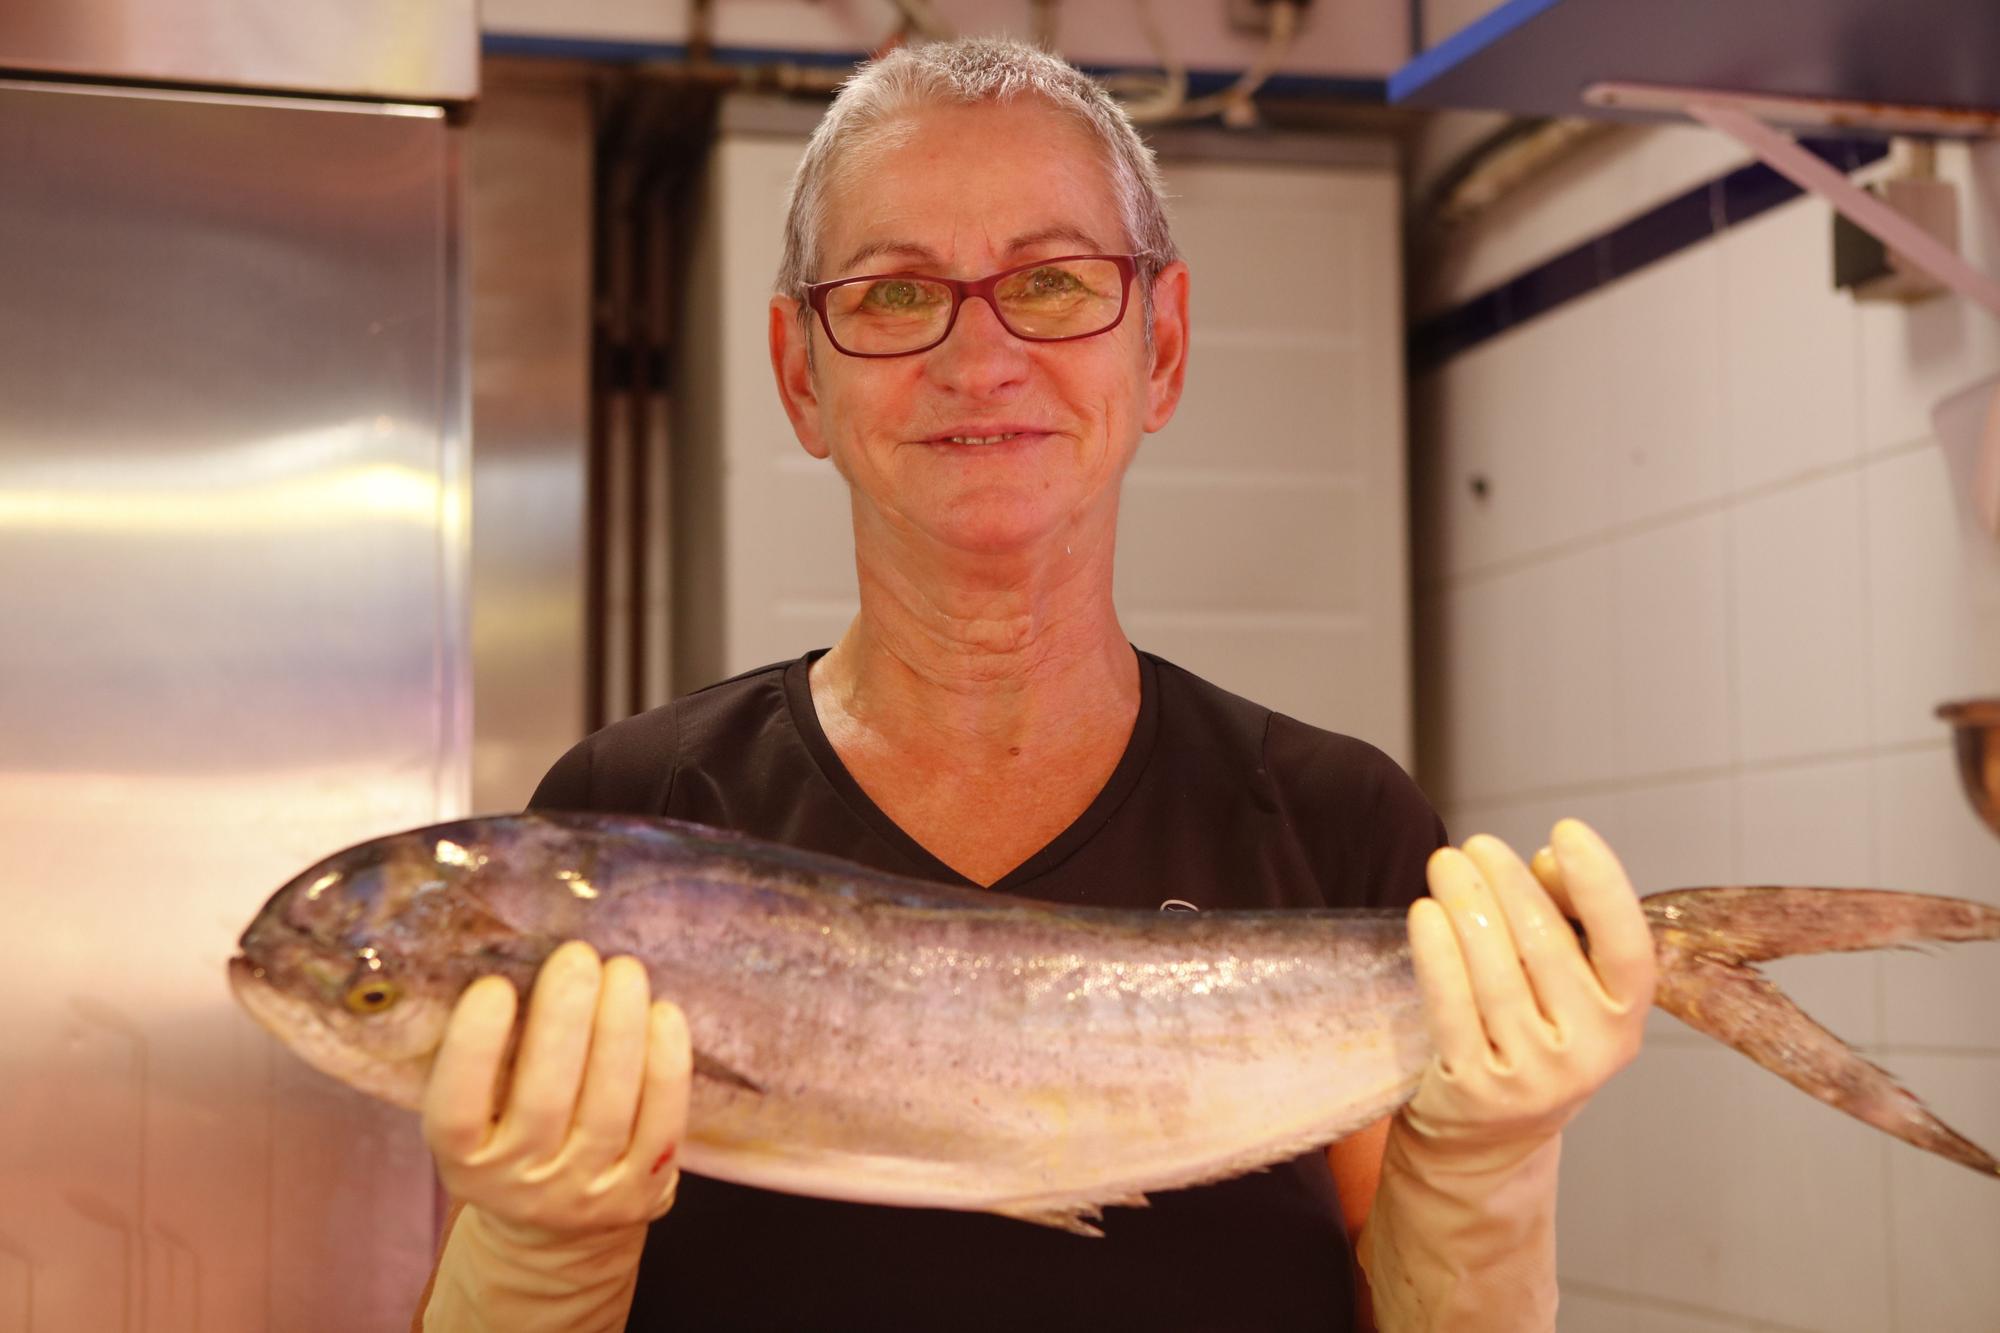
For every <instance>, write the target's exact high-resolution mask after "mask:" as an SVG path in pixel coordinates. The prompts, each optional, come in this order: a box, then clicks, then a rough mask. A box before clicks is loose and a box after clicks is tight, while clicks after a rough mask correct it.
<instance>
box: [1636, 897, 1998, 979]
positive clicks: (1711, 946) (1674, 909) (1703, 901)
mask: <svg viewBox="0 0 2000 1333" xmlns="http://www.w3.org/2000/svg"><path fill="white" fill-rule="evenodd" d="M1641 906H1643V907H1644V908H1645V911H1646V916H1647V918H1648V919H1649V920H1650V921H1651V922H1652V923H1653V931H1654V934H1655V935H1656V936H1660V937H1662V938H1663V939H1666V940H1669V941H1671V940H1672V939H1673V937H1675V936H1679V937H1680V941H1681V943H1682V945H1683V947H1685V948H1689V949H1697V950H1699V951H1701V952H1703V953H1710V954H1715V955H1717V956H1719V957H1722V958H1727V959H1729V960H1730V961H1731V962H1737V963H1762V962H1767V961H1769V960H1770V959H1773V958H1796V957H1798V956H1799V955H1800V954H1808V953H1840V952H1845V951H1850V950H1856V949H1886V948H1891V947H1897V946H1900V947H1905V948H1908V947H1913V946H1914V947H1919V948H1921V947H1922V942H1925V941H1933V940H1936V941H1946V942H1951V941H1957V942H1963V941H1967V940H1993V939H2000V908H1993V907H1988V906H1987V905H1986V904H1984V903H1975V902H1968V901H1967V900H1965V899H1963V898H1940V897H1936V896H1933V895H1931V894H1924V893H1894V892H1891V891H1889V890H1887V889H1811V888H1716V889H1674V890H1672V891H1671V892H1668V893H1653V894H1648V895H1647V896H1646V898H1645V900H1644V902H1643V903H1642V904H1641Z"/></svg>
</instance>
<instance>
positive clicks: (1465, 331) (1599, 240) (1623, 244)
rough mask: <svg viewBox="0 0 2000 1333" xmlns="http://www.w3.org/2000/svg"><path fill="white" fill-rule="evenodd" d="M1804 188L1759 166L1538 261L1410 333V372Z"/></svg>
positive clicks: (1878, 147) (1864, 155)
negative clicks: (1541, 261) (1549, 257)
mask: <svg viewBox="0 0 2000 1333" xmlns="http://www.w3.org/2000/svg"><path fill="white" fill-rule="evenodd" d="M1799 143H1800V144H1801V146H1803V147H1805V148H1807V149H1809V150H1811V151H1812V152H1813V153H1815V154H1817V155H1818V156H1819V157H1820V158H1821V159H1822V160H1824V161H1826V162H1829V163H1831V164H1832V165H1834V166H1837V167H1839V168H1841V169H1842V170H1844V171H1849V172H1852V171H1856V170H1859V169H1860V168H1862V167H1865V166H1867V165H1868V164H1869V163H1870V162H1875V161H1879V160H1880V159H1881V158H1883V157H1885V156H1887V154H1888V152H1889V146H1888V144H1887V143H1885V142H1882V141H1880V140H1873V139H1852V140H1850V139H1801V140H1799ZM1800 193H1802V191H1801V190H1800V189H1799V187H1798V186H1796V185H1794V184H1792V183H1791V182H1790V181H1788V180H1786V179H1785V178H1784V177H1783V176H1780V175H1779V174H1778V173H1777V172H1775V171H1773V170H1772V169H1771V168H1769V167H1767V166H1765V165H1764V164H1763V163H1762V162H1756V163H1752V164H1751V165H1749V166H1747V167H1742V168H1740V169H1738V170H1736V171H1732V172H1730V173H1729V174H1728V175H1725V176H1718V177H1716V178H1715V179H1714V180H1712V181H1709V182H1708V183H1707V184H1705V185H1698V186H1696V187H1695V188H1694V189H1692V190H1689V191H1688V192H1687V193H1686V194H1682V195H1677V196H1675V197H1674V198H1672V199H1669V200H1667V201H1666V202H1665V203H1663V204H1661V205H1660V206H1659V207H1657V208H1654V209H1652V210H1650V211H1648V212H1646V213H1643V214H1641V215H1640V216H1638V217H1636V218H1633V219H1632V220H1631V221H1630V222H1627V223H1625V224H1624V225H1623V226H1619V227H1614V228H1612V229H1611V230H1610V231H1607V232H1605V233H1604V234H1603V235H1601V236H1597V237H1594V238H1592V239H1590V240H1588V241H1585V242H1583V244H1581V245H1578V246H1575V247H1573V248H1571V249H1569V250H1565V251H1564V252H1563V253H1561V254H1559V255H1557V256H1555V257H1554V258H1552V259H1550V260H1548V261H1547V262H1546V263H1543V264H1539V265H1537V266H1536V267H1534V268H1531V269H1529V270H1528V271H1527V272H1525V273H1522V274H1519V275H1518V276H1516V277H1514V278H1512V279H1510V280H1508V281H1507V282H1503V283H1501V284H1500V285H1499V286H1498V287H1495V288H1492V289H1491V290H1489V291H1484V292H1481V293H1480V294H1479V295H1477V296H1475V297H1473V298H1472V299H1470V300H1468V301H1466V302H1465V303H1464V304H1462V305H1459V306H1456V307H1454V308H1453V309H1451V310H1447V311H1445V312H1443V313H1442V314H1438V315H1433V316H1431V317H1430V318H1429V319H1426V320H1423V321H1422V322H1420V323H1419V324H1417V325H1416V326H1415V327H1413V328H1412V329H1411V330H1410V334H1409V367H1410V373H1411V374H1412V375H1419V374H1422V373H1423V372H1424V371H1427V370H1434V369H1436V368H1437V367H1438V366H1440V365H1443V364H1444V363H1445V362H1446V361H1449V360H1451V359H1452V358H1453V357H1455V356H1457V355H1459V354H1460V353H1462V352H1465V351H1469V350H1470V349H1472V348H1474V347H1477V346H1478V345H1479V344H1480V343H1483V342H1485V341H1486V340H1487V339H1488V338H1492V337H1495V336H1497V335H1499V334H1502V333H1505V332H1506V331H1507V330H1509V329H1512V328H1516V327H1518V326H1520V325H1522V324H1525V323H1527V322H1528V321H1529V320H1531V319H1533V318H1535V317H1536V316H1537V315H1546V314H1548V313H1549V312H1550V311H1551V310H1554V309H1556V308H1558V307H1559V306H1561V305H1563V304H1564V303H1565V302H1568V301H1574V300H1576V299H1577V298H1578V297H1579V296H1583V295H1585V294H1586V293H1589V292H1591V291H1594V290H1596V289H1597V288H1599V287H1602V286H1603V285H1604V284H1605V283H1607V282H1616V281H1617V280H1618V279H1619V278H1622V277H1624V276H1626V275H1627V274H1630V273H1636V272H1638V271H1639V270H1640V269H1642V268H1645V267H1646V266H1647V265H1648V264H1656V263H1658V262H1659V261H1660V260H1662V259H1665V258H1667V257H1668V256H1670V255H1674V254H1678V253H1680V252H1681V251H1682V250H1685V249H1687V248H1688V247H1689V246H1691V245H1699V244H1700V243H1701V242H1703V241H1705V240H1707V239H1709V238H1710V237H1711V236H1718V235H1720V234H1722V233H1723V232H1724V231H1727V230H1728V229H1729V228H1731V227H1733V226H1735V225H1737V224H1738V223H1740V222H1747V221H1749V220H1750V219H1751V218H1754V217H1756V216H1757V215H1758V214H1759V213H1762V212H1765V211H1766V210H1768V209H1772V208H1776V207H1777V206H1778V205H1779V204H1782V203H1785V202H1786V201H1787V200H1791V199H1796V198H1797V197H1798V196H1799V195H1800Z"/></svg>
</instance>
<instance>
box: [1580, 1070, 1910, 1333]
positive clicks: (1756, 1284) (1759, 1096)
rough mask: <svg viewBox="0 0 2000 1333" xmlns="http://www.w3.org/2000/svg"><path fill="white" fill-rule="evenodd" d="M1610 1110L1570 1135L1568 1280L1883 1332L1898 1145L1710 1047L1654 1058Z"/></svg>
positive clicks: (1810, 1325) (1838, 1331)
mask: <svg viewBox="0 0 2000 1333" xmlns="http://www.w3.org/2000/svg"><path fill="white" fill-rule="evenodd" d="M1614 1088H1615V1089H1616V1090H1617V1095H1616V1097H1615V1098H1614V1097H1612V1089H1614ZM1604 1097H1605V1104H1604V1105H1603V1106H1592V1107H1590V1108H1588V1109H1586V1110H1585V1112H1584V1113H1583V1115H1582V1116H1581V1117H1580V1118H1579V1119H1578V1120H1577V1121H1576V1122H1575V1124H1574V1125H1573V1126H1572V1127H1571V1128H1570V1130H1569V1131H1567V1133H1566V1135H1565V1150H1564V1151H1565V1158H1566V1160H1565V1162H1564V1171H1563V1194H1562V1204H1561V1209H1560V1211H1559V1214H1558V1217H1559V1228H1560V1234H1559V1245H1560V1247H1561V1249H1560V1254H1561V1255H1562V1258H1561V1260H1560V1264H1561V1267H1562V1271H1563V1273H1564V1275H1565V1276H1572V1277H1576V1278H1579V1279H1582V1280H1585V1281H1588V1282H1591V1283H1593V1284H1595V1285H1599V1286H1609V1287H1615V1288H1618V1289H1622V1290H1628V1291H1631V1292H1633V1293H1634V1294H1637V1295H1641V1296H1650V1297H1653V1298H1655V1299H1658V1300H1664V1301H1674V1300H1690V1299H1692V1300H1693V1301H1694V1302H1695V1303H1697V1304H1699V1305H1700V1306H1702V1307H1704V1308H1707V1309H1712V1310H1715V1311H1717V1312H1720V1313H1724V1314H1730V1315H1736V1316H1739V1317H1743V1318H1749V1319H1765V1320H1770V1321H1773V1322H1777V1323H1781V1324H1785V1325H1788V1326H1791V1327H1795V1328H1804V1329H1815V1330H1820V1333H1881V1330H1882V1329H1884V1328H1887V1327H1888V1326H1889V1270H1890V1259H1889V1234H1888V1232H1889V1219H1888V1216H1887V1214H1888V1182H1887V1172H1888V1167H1887V1157H1888V1154H1889V1152H1890V1150H1891V1148H1893V1147H1894V1146H1895V1145H1892V1144H1889V1143H1888V1142H1887V1141H1886V1140H1884V1139H1883V1138H1882V1136H1881V1135H1880V1134H1878V1133H1876V1132H1875V1131H1874V1130H1871V1129H1869V1128H1868V1127H1867V1126H1864V1125H1862V1124H1860V1123H1859V1122H1858V1121H1855V1120H1851V1119H1849V1118H1848V1117H1846V1116H1842V1115H1839V1114H1837V1113H1835V1112H1833V1111H1831V1110H1829V1109H1827V1108H1826V1107H1824V1106H1821V1105H1819V1104H1818V1103H1817V1102H1814V1101H1812V1100H1811V1099H1809V1098H1807V1097H1805V1096H1803V1095H1801V1094H1800V1093H1799V1092H1797V1091H1796V1090H1794V1089H1793V1088H1792V1087H1791V1086H1790V1085H1788V1084H1786V1083H1783V1082H1781V1081H1780V1080H1778V1079H1776V1078H1774V1077H1773V1076H1772V1075H1770V1074H1768V1073H1766V1072H1764V1071H1763V1070H1760V1069H1758V1068H1757V1067H1756V1066H1754V1065H1753V1064H1751V1063H1750V1062H1749V1061H1748V1060H1745V1059H1744V1058H1743V1057H1741V1056H1739V1055H1737V1054H1735V1053H1734V1052H1732V1051H1727V1050H1723V1049H1722V1048H1720V1047H1717V1046H1713V1045H1709V1046H1703V1047H1688V1046H1680V1045H1669V1044H1665V1043H1653V1044H1650V1045H1649V1046H1648V1047H1647V1048H1646V1051H1645V1053H1644V1054H1642V1055H1641V1056H1640V1057H1639V1059H1638V1060H1637V1061H1636V1062H1634V1064H1633V1065H1632V1066H1631V1067H1630V1068H1628V1069H1627V1070H1625V1071H1624V1072H1623V1073H1622V1074H1620V1075H1619V1076H1618V1080H1617V1082H1615V1083H1614V1084H1613V1085H1612V1087H1611V1088H1607V1089H1606V1092H1605V1094H1604ZM1600 1110H1602V1111H1605V1112H1606V1113H1607V1114H1605V1115H1603V1116H1601V1117H1600V1116H1599V1115H1598V1112H1599V1111H1600ZM1601 1122H1615V1124H1613V1123H1601ZM1600 1230H1601V1231H1602V1232H1603V1233H1604V1234H1601V1235H1600V1234H1597V1233H1598V1232H1599V1231H1600ZM1621 1237H1622V1238H1623V1243H1624V1244H1625V1245H1626V1246H1627V1248H1625V1249H1623V1250H1622V1252H1618V1251H1616V1250H1615V1247H1616V1245H1617V1244H1618V1241H1619V1238H1621ZM1693 1293H1698V1295H1692V1296H1691V1294H1693Z"/></svg>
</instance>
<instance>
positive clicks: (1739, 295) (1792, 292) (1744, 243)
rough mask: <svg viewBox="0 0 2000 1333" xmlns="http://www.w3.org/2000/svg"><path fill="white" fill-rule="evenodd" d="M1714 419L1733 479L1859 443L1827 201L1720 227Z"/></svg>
mask: <svg viewBox="0 0 2000 1333" xmlns="http://www.w3.org/2000/svg"><path fill="white" fill-rule="evenodd" d="M1712 245H1713V248H1714V249H1715V251H1716V253H1717V254H1718V256H1719V257H1720V261H1721V270H1722V296H1721V302H1720V305H1721V311H1722V349H1723V358H1724V359H1723V395H1722V397H1723V419H1724V427H1725V433H1726V437H1727V439H1728V441H1729V465H1730V480H1731V482H1732V484H1733V485H1734V486H1735V488H1736V489H1738V490H1744V489H1748V488H1751V487H1755V486H1761V485H1764V484H1766V483H1768V482H1774V481H1784V480H1789V479H1791V478H1793V477H1796V476H1798V475H1799V474H1801V473H1804V472H1809V471H1812V470H1814V469H1817V468H1825V467H1829V466H1833V465H1836V464H1840V463H1850V462H1852V461H1853V460H1854V458H1855V456H1856V455H1857V454H1858V453H1859V452H1860V448H1861V430H1860V413H1859V411H1858V410H1857V409H1858V407H1859V403H1860V399H1859V395H1858V392H1857V390H1856V388H1855V384H1856V380H1857V376H1858V374H1859V366H1860V332H1859V324H1858V322H1857V320H1856V317H1855V312H1854V306H1853V304H1852V303H1851V302H1850V301H1849V300H1848V298H1847V296H1846V295H1845V294H1844V293H1841V292H1838V291H1836V290H1834V288H1833V280H1832V273H1833V257H1832V256H1833V221H1832V210H1831V209H1830V208H1829V207H1828V206H1827V205H1826V204H1823V203H1821V202H1819V201H1818V200H1817V199H1810V198H1805V199H1796V200H1793V201H1792V202H1791V203H1788V204H1783V205H1780V206H1779V207H1777V208H1774V209H1772V210H1771V211H1770V212H1768V213H1765V214H1763V215H1762V216H1760V217H1757V218H1753V219H1751V220H1750V221H1749V222H1746V223H1743V224H1741V225H1740V226H1736V227H1732V228H1731V229H1730V230H1729V231H1727V232H1724V233H1723V234H1722V236H1721V237H1720V238H1719V239H1717V240H1716V241H1714V242H1712Z"/></svg>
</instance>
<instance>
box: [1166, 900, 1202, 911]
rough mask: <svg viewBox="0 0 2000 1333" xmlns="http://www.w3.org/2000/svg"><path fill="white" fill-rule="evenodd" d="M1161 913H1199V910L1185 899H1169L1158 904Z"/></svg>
mask: <svg viewBox="0 0 2000 1333" xmlns="http://www.w3.org/2000/svg"><path fill="white" fill-rule="evenodd" d="M1160 910H1161V911H1162V912H1199V911H1200V910H1201V909H1200V908H1199V907H1196V906H1195V905H1194V904H1193V903H1191V902H1189V901H1188V900H1187V899H1185V898H1169V899H1167V900H1166V901H1165V902H1163V903H1161V904H1160Z"/></svg>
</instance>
